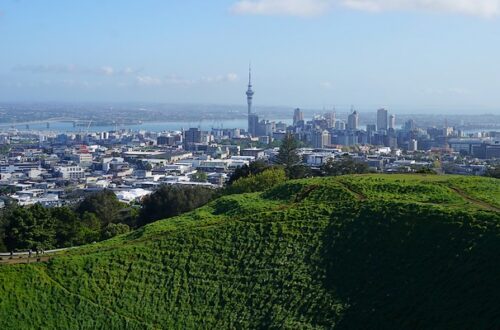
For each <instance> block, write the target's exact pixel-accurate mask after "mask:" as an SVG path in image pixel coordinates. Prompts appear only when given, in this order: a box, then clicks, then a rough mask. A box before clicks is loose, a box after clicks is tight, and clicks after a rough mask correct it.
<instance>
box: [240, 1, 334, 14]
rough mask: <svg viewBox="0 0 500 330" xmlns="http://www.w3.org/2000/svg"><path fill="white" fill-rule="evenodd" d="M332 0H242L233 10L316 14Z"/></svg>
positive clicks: (250, 12)
mask: <svg viewBox="0 0 500 330" xmlns="http://www.w3.org/2000/svg"><path fill="white" fill-rule="evenodd" d="M331 4H332V1H331V0H240V1H238V2H237V3H236V4H235V5H233V7H232V8H231V11H232V12H233V13H235V14H253V15H291V16H316V15H321V14H323V13H325V12H326V11H327V10H328V9H330V6H331Z"/></svg>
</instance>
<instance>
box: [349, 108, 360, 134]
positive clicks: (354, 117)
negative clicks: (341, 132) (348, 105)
mask: <svg viewBox="0 0 500 330" xmlns="http://www.w3.org/2000/svg"><path fill="white" fill-rule="evenodd" d="M358 127H359V115H358V112H357V111H353V112H352V113H351V114H350V115H349V117H348V118H347V129H348V130H352V131H355V130H357V129H358Z"/></svg>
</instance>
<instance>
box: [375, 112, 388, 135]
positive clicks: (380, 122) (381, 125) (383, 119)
mask: <svg viewBox="0 0 500 330" xmlns="http://www.w3.org/2000/svg"><path fill="white" fill-rule="evenodd" d="M387 126H388V118H387V110H386V109H383V108H382V109H378V110H377V129H378V130H379V131H382V130H384V131H387V128H388V127H387Z"/></svg>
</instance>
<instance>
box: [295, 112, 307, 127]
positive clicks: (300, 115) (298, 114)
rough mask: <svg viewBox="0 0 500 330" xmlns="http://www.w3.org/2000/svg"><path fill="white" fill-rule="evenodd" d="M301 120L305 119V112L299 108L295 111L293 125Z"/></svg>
mask: <svg viewBox="0 0 500 330" xmlns="http://www.w3.org/2000/svg"><path fill="white" fill-rule="evenodd" d="M300 121H304V113H303V112H302V111H301V110H300V109H299V108H297V109H295V110H294V112H293V126H296V125H297V124H298V123H299V122H300Z"/></svg>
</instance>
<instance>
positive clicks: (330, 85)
mask: <svg viewBox="0 0 500 330" xmlns="http://www.w3.org/2000/svg"><path fill="white" fill-rule="evenodd" d="M320 86H321V87H322V88H324V89H333V87H334V86H333V83H332V82H330V81H323V82H322V83H321V84H320Z"/></svg>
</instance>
